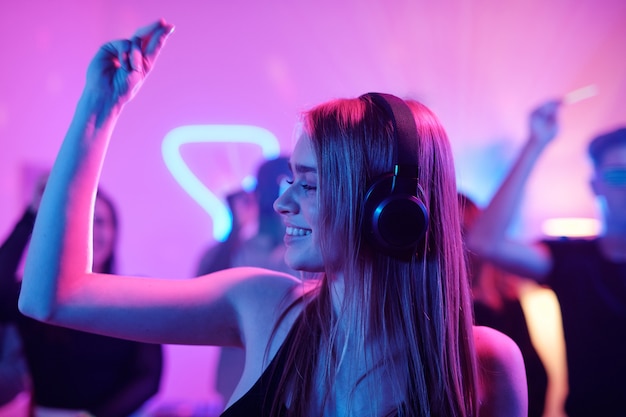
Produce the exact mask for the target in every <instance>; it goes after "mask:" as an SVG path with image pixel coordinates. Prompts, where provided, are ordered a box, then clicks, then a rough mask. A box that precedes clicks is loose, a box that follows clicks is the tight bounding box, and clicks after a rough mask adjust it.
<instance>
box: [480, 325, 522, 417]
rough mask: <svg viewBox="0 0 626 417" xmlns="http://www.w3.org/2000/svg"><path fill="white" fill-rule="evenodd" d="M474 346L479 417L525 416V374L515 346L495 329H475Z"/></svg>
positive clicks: (508, 338)
mask: <svg viewBox="0 0 626 417" xmlns="http://www.w3.org/2000/svg"><path fill="white" fill-rule="evenodd" d="M474 345H475V348H476V355H477V359H478V360H477V366H478V376H479V381H480V397H481V408H480V415H481V417H483V416H488V417H496V416H526V415H527V409H528V388H527V384H526V371H525V368H524V360H523V358H522V354H521V352H520V349H519V347H518V346H517V344H516V343H515V342H514V341H513V340H512V339H511V338H510V337H508V336H507V335H505V334H504V333H501V332H499V331H497V330H495V329H492V328H490V327H484V326H474Z"/></svg>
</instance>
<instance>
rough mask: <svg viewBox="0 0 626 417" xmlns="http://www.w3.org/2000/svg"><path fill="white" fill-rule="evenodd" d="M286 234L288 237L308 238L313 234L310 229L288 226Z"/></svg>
mask: <svg viewBox="0 0 626 417" xmlns="http://www.w3.org/2000/svg"><path fill="white" fill-rule="evenodd" d="M285 233H286V234H287V235H288V236H308V235H310V234H311V231H310V230H309V229H300V228H299V227H292V226H287V228H286V230H285Z"/></svg>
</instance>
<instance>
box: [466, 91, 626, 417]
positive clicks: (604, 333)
mask: <svg viewBox="0 0 626 417" xmlns="http://www.w3.org/2000/svg"><path fill="white" fill-rule="evenodd" d="M560 105H561V103H560V101H558V100H553V101H549V102H546V103H545V104H543V105H541V106H539V107H538V108H537V109H536V110H534V111H533V112H532V114H531V116H530V126H531V134H530V138H529V139H528V141H527V142H526V143H525V145H524V147H523V148H522V151H521V152H520V154H519V156H518V157H517V159H516V161H515V162H514V164H513V167H512V168H511V170H510V171H509V173H508V175H507V176H506V178H505V180H504V181H503V183H502V185H501V186H500V187H499V189H498V190H497V192H496V193H495V195H494V197H493V199H492V200H491V202H490V203H489V204H488V206H487V207H486V208H485V210H484V211H483V213H482V215H481V216H480V217H479V218H478V219H477V220H476V224H475V225H474V227H473V228H472V230H471V231H470V233H469V234H468V238H467V242H468V247H469V249H470V250H472V251H474V252H476V253H477V254H478V255H479V256H481V257H484V258H485V259H487V260H489V261H490V262H494V263H495V264H497V265H498V266H500V267H502V268H504V269H505V270H507V271H509V272H511V273H514V274H517V275H521V276H525V277H529V278H532V279H534V280H536V281H537V282H539V283H540V284H544V285H547V286H549V287H550V288H551V289H552V290H553V291H554V293H555V294H556V296H557V298H558V301H559V304H560V307H561V315H562V320H563V334H564V338H565V345H566V355H567V369H568V385H569V393H568V396H567V400H566V404H565V411H566V413H567V415H568V416H569V417H578V416H580V417H582V416H592V415H593V416H603V417H613V416H615V417H617V416H624V415H626V379H625V378H624V375H625V374H626V355H624V352H623V347H624V346H625V345H626V127H621V128H618V129H615V130H611V131H609V132H606V133H603V134H601V135H599V136H597V137H596V138H594V139H593V140H592V141H591V142H590V144H589V148H588V150H589V156H590V157H591V160H592V162H593V172H592V178H591V181H590V183H591V187H592V190H593V192H594V193H595V195H596V196H597V198H598V200H599V202H600V207H601V209H602V211H601V214H602V221H603V230H602V233H601V235H599V236H597V237H594V238H588V239H583V238H576V239H574V238H562V239H551V240H548V239H546V240H541V241H539V242H534V243H528V242H520V241H516V240H514V239H512V238H510V237H509V235H508V233H507V229H508V227H509V225H510V223H511V222H512V219H513V216H514V213H515V212H516V209H517V207H519V205H520V203H521V199H522V196H523V191H524V189H525V185H526V182H527V180H528V177H529V176H530V174H531V172H532V168H533V167H534V165H535V163H536V161H537V160H538V158H539V156H540V155H541V154H542V152H543V150H544V149H545V148H546V147H547V145H548V144H549V143H551V142H552V140H553V139H554V137H555V136H556V133H557V130H558V123H557V115H558V109H559V107H560Z"/></svg>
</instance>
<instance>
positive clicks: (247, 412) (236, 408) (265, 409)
mask: <svg viewBox="0 0 626 417" xmlns="http://www.w3.org/2000/svg"><path fill="white" fill-rule="evenodd" d="M302 316H303V314H300V316H299V317H298V319H297V320H296V322H295V323H294V324H293V326H292V327H291V329H290V330H289V333H288V334H287V337H286V338H285V341H284V342H283V344H282V345H281V346H280V348H279V349H278V351H277V352H276V355H275V356H274V359H272V361H271V362H270V364H269V365H268V367H267V368H266V369H265V371H263V374H262V375H261V377H260V378H259V379H258V380H257V381H256V383H255V384H254V385H253V386H252V388H250V389H249V390H248V392H246V393H245V394H244V395H243V396H242V397H241V398H239V399H238V400H237V401H236V402H235V403H234V404H232V405H231V406H230V407H228V408H227V409H226V410H224V412H223V413H222V414H220V417H250V416H255V417H256V416H258V417H269V415H270V412H271V409H272V403H273V401H274V393H275V392H276V390H277V387H278V382H279V381H280V377H281V376H282V373H281V372H280V369H283V367H284V362H285V359H286V355H287V349H288V346H290V345H291V344H292V343H293V339H294V337H295V333H296V332H295V329H296V328H297V326H298V322H299V321H300V320H302ZM286 415H287V409H286V407H285V406H284V405H281V410H280V413H279V414H278V416H280V417H282V416H286Z"/></svg>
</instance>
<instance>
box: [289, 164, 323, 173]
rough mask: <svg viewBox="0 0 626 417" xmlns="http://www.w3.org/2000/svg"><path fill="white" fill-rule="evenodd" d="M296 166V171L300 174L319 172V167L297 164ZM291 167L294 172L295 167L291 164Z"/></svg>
mask: <svg viewBox="0 0 626 417" xmlns="http://www.w3.org/2000/svg"><path fill="white" fill-rule="evenodd" d="M294 168H295V172H297V173H298V174H306V173H309V172H312V173H314V174H317V168H315V167H312V166H308V165H302V164H296V165H295V166H294ZM289 169H291V171H292V172H293V169H292V168H291V166H289Z"/></svg>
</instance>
